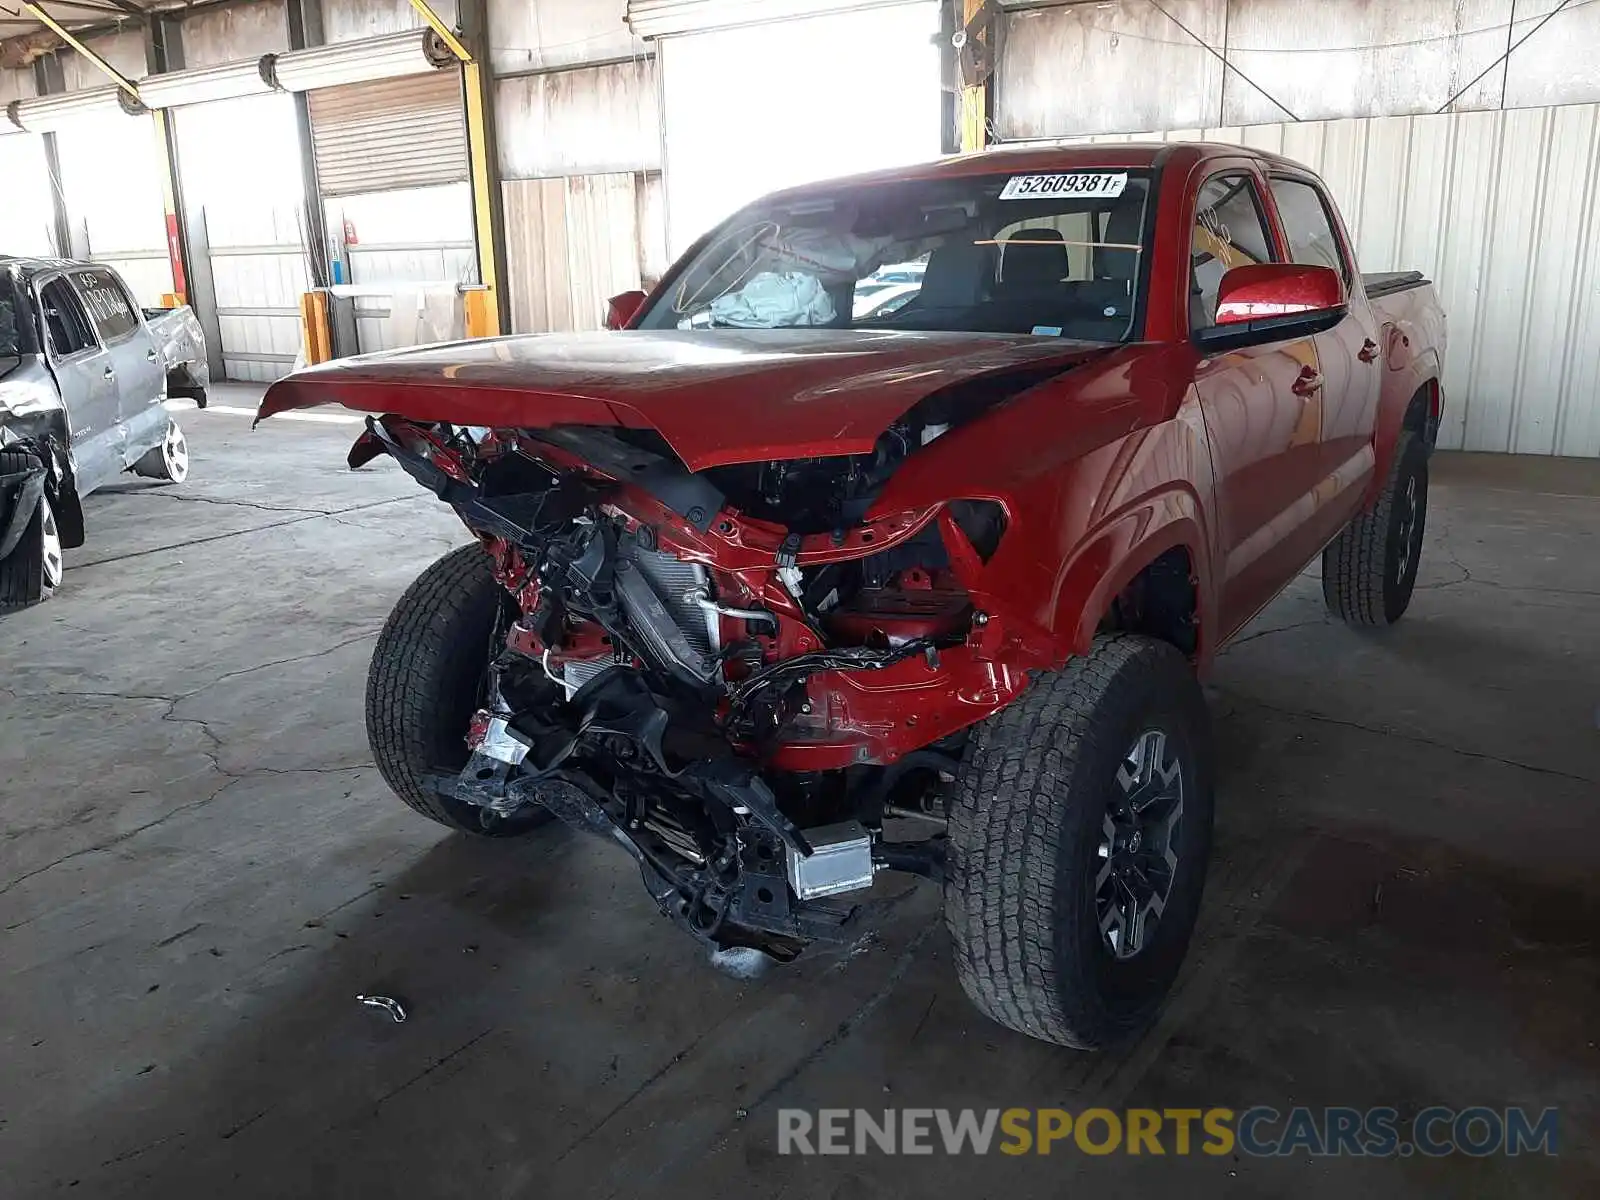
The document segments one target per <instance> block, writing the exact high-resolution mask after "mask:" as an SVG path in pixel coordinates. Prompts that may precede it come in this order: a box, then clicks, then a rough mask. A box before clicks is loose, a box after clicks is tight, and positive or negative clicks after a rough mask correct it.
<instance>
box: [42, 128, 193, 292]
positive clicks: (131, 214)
mask: <svg viewBox="0 0 1600 1200" xmlns="http://www.w3.org/2000/svg"><path fill="white" fill-rule="evenodd" d="M56 156H57V158H58V159H59V161H60V163H61V187H62V191H63V192H64V194H65V195H66V200H67V217H68V222H69V224H70V226H71V229H72V237H73V241H74V246H73V248H72V249H73V254H74V255H76V256H82V257H86V258H91V259H93V260H94V261H95V262H102V263H106V264H107V265H109V266H112V267H115V268H116V269H117V270H118V271H120V272H121V273H122V277H123V278H124V279H125V280H127V282H128V286H129V287H130V288H132V289H133V294H134V296H135V297H137V298H138V301H139V303H140V304H142V305H144V306H146V307H154V306H155V305H158V304H160V303H161V297H162V294H163V293H166V292H170V291H171V290H172V260H171V259H170V258H169V257H168V256H167V217H166V213H165V212H164V211H163V210H162V207H161V176H162V166H161V145H160V142H159V141H158V140H157V138H156V129H155V124H154V122H153V121H152V120H151V118H149V117H147V116H146V117H130V116H124V115H123V114H122V113H108V114H106V115H104V116H95V117H85V118H83V119H82V120H80V121H74V122H73V123H72V124H71V125H70V126H68V127H66V128H63V129H61V130H59V131H58V132H57V133H56ZM108 181H115V182H114V184H109V185H108Z"/></svg>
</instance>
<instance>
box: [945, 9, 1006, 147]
mask: <svg viewBox="0 0 1600 1200" xmlns="http://www.w3.org/2000/svg"><path fill="white" fill-rule="evenodd" d="M953 3H955V4H956V5H957V7H958V9H959V16H960V27H959V28H958V29H957V31H956V33H955V35H954V36H953V37H952V38H951V45H952V47H953V48H954V50H955V59H956V79H957V82H958V83H959V84H960V89H961V90H960V92H959V93H958V101H957V105H956V108H957V120H958V122H959V130H960V141H961V149H962V151H964V152H970V151H973V150H982V149H983V148H984V147H985V146H987V145H988V144H989V124H990V119H991V118H992V117H993V115H994V90H993V89H992V88H991V87H990V86H989V81H990V79H991V78H992V76H993V75H994V58H995V56H994V45H995V17H994V10H995V5H994V0H953Z"/></svg>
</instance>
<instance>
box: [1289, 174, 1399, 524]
mask: <svg viewBox="0 0 1600 1200" xmlns="http://www.w3.org/2000/svg"><path fill="white" fill-rule="evenodd" d="M1268 182H1269V186H1270V187H1271V189H1272V199H1273V202H1274V203H1275V204H1276V206H1277V209H1278V223H1279V225H1280V226H1282V228H1283V236H1284V242H1285V243H1286V247H1287V249H1288V252H1289V260H1290V261H1291V262H1297V263H1307V264H1309V265H1311V266H1318V267H1331V268H1332V269H1333V270H1335V271H1337V272H1339V274H1340V275H1341V277H1343V279H1344V286H1345V293H1346V295H1347V296H1348V297H1349V302H1350V311H1349V314H1348V315H1347V316H1346V317H1345V318H1344V320H1342V321H1340V322H1339V324H1337V325H1335V326H1334V327H1333V328H1332V329H1330V330H1328V331H1327V332H1326V333H1319V334H1317V336H1316V343H1317V360H1318V362H1319V364H1320V369H1321V371H1322V474H1323V478H1324V479H1326V480H1327V481H1328V482H1327V484H1326V485H1325V486H1324V487H1322V488H1321V489H1320V490H1319V491H1318V494H1317V497H1318V500H1319V504H1318V508H1317V511H1316V513H1315V514H1314V516H1313V523H1314V525H1315V526H1316V528H1317V531H1318V532H1319V534H1320V535H1322V536H1323V540H1324V541H1326V540H1327V539H1328V538H1331V537H1333V536H1334V534H1336V533H1337V532H1338V531H1339V530H1340V529H1342V528H1344V525H1345V522H1347V521H1348V520H1349V519H1350V517H1351V516H1352V515H1354V513H1355V510H1356V509H1357V508H1358V507H1359V506H1360V503H1361V499H1362V497H1363V495H1364V494H1365V492H1366V486H1367V484H1368V482H1369V481H1370V480H1371V478H1372V469H1373V455H1372V435H1373V431H1374V429H1375V428H1376V424H1377V419H1378V393H1379V390H1380V388H1381V386H1382V374H1383V370H1382V365H1381V363H1380V362H1379V358H1378V323H1377V321H1376V320H1375V319H1374V317H1373V314H1372V308H1371V306H1370V305H1368V303H1367V296H1366V291H1365V289H1364V287H1363V286H1362V283H1361V276H1360V275H1359V274H1357V272H1356V268H1355V261H1354V256H1353V255H1351V253H1350V247H1349V242H1348V239H1346V238H1345V237H1343V236H1342V234H1343V230H1342V228H1341V226H1340V224H1339V219H1338V217H1337V215H1336V210H1335V209H1334V207H1333V205H1332V204H1331V203H1330V202H1329V200H1328V197H1327V195H1326V194H1325V193H1324V192H1323V190H1322V187H1321V186H1320V185H1319V184H1317V183H1315V182H1313V181H1312V180H1311V179H1310V178H1309V177H1304V178H1302V177H1299V176H1293V175H1279V174H1277V173H1274V174H1273V176H1272V178H1271V179H1270V180H1269V181H1268Z"/></svg>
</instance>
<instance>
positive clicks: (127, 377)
mask: <svg viewBox="0 0 1600 1200" xmlns="http://www.w3.org/2000/svg"><path fill="white" fill-rule="evenodd" d="M71 279H72V284H73V286H74V287H75V288H76V289H77V291H78V295H79V296H80V297H81V298H82V300H83V305H84V307H85V308H86V309H88V311H89V316H90V318H91V319H92V320H93V321H94V324H95V329H96V330H97V331H98V332H99V335H100V341H101V344H102V345H104V346H105V348H106V351H107V353H108V354H110V356H111V365H112V367H113V368H114V370H115V373H116V384H117V403H118V410H117V411H118V419H119V420H120V421H121V423H122V427H123V429H122V434H123V436H122V465H123V466H125V467H130V466H132V465H133V464H134V463H135V462H136V461H138V459H139V457H140V456H141V455H143V454H144V452H145V451H147V450H149V449H151V448H152V447H155V446H159V445H160V444H161V439H162V438H163V437H165V436H166V432H167V410H166V408H165V406H164V405H163V404H162V401H163V400H165V399H166V393H167V369H166V364H164V363H163V362H162V361H161V352H160V350H159V349H158V348H157V347H156V343H155V339H154V338H152V337H151V336H150V330H149V329H148V328H147V327H146V326H145V323H144V316H143V314H141V313H140V312H139V310H138V309H137V308H136V307H134V303H133V300H132V298H131V297H129V295H128V291H127V289H126V288H125V287H123V286H122V280H121V279H119V278H118V277H117V273H116V272H115V271H113V270H111V268H109V267H91V268H86V269H82V270H78V271H74V272H72V275H71Z"/></svg>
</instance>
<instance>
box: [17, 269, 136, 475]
mask: <svg viewBox="0 0 1600 1200" xmlns="http://www.w3.org/2000/svg"><path fill="white" fill-rule="evenodd" d="M35 295H36V297H37V302H38V305H39V314H40V316H41V317H42V318H43V321H42V323H43V325H44V334H45V357H46V358H47V359H48V360H49V363H50V370H51V371H52V373H54V375H55V377H56V386H57V387H58V388H60V389H61V402H62V404H63V405H65V407H66V410H67V423H68V426H69V428H70V429H71V430H72V470H73V475H74V476H75V478H76V480H77V485H78V493H79V494H80V495H83V494H86V493H88V492H91V491H93V490H94V489H95V488H97V487H99V486H100V485H101V484H102V483H105V482H106V481H107V480H108V479H113V478H115V477H116V476H117V475H118V474H120V473H121V471H122V469H123V466H124V465H125V464H124V462H123V457H122V450H123V441H122V422H121V415H120V414H119V412H118V410H117V372H116V368H115V367H113V366H112V363H111V355H110V353H109V352H108V351H107V350H106V349H105V348H104V347H103V346H101V345H100V339H99V335H98V334H97V333H96V332H95V328H94V325H93V323H92V322H91V321H90V320H89V314H88V312H87V311H86V310H85V309H84V307H83V304H82V303H81V302H80V301H79V299H78V293H77V292H75V291H74V290H73V288H72V285H71V284H70V283H69V282H67V277H66V276H65V275H54V276H51V277H48V278H45V279H41V280H40V281H39V283H38V284H37V286H36V292H35Z"/></svg>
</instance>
